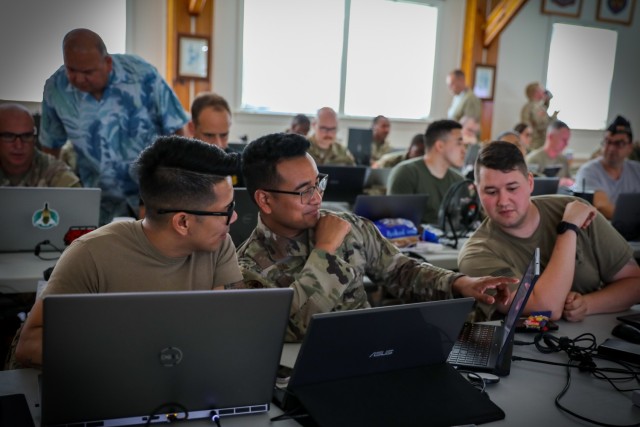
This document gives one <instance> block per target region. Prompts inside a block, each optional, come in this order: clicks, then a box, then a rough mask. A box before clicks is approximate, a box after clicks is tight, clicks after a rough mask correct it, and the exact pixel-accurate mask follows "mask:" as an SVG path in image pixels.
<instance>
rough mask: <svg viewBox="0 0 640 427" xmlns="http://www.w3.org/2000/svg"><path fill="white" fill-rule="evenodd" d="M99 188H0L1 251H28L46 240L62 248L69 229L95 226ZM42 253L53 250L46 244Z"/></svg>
mask: <svg viewBox="0 0 640 427" xmlns="http://www.w3.org/2000/svg"><path fill="white" fill-rule="evenodd" d="M100 192H101V190H100V189H99V188H57V187H56V188H53V187H0V200H2V209H0V236H2V238H1V239H0V252H22V251H31V252H33V250H34V249H35V247H36V246H38V244H39V243H42V242H43V241H45V240H48V241H49V242H50V243H51V244H53V245H54V246H56V247H57V248H59V249H64V247H65V240H64V237H65V235H66V234H67V232H68V231H69V229H71V228H72V227H81V228H84V227H97V226H98V225H99V222H98V221H99V218H100ZM42 250H43V251H45V250H53V249H52V248H51V247H49V246H48V245H45V246H42Z"/></svg>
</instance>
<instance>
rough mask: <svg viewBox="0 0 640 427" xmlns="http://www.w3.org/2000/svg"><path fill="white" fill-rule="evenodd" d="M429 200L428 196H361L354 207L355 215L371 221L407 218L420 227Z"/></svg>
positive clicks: (357, 198)
mask: <svg viewBox="0 0 640 427" xmlns="http://www.w3.org/2000/svg"><path fill="white" fill-rule="evenodd" d="M428 198H429V195H428V194H394V195H387V196H366V195H359V196H358V197H356V202H355V204H354V205H353V213H354V214H356V215H360V216H363V217H365V218H368V219H370V220H371V221H376V220H378V219H381V218H405V219H408V220H410V221H411V222H413V224H414V225H415V226H418V225H420V224H421V223H422V215H423V213H424V207H425V206H426V204H427V199H428Z"/></svg>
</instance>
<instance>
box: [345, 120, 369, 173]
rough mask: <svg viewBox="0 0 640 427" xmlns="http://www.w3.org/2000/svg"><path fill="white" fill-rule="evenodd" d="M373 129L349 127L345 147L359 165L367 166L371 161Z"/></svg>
mask: <svg viewBox="0 0 640 427" xmlns="http://www.w3.org/2000/svg"><path fill="white" fill-rule="evenodd" d="M372 142H373V131H372V130H371V129H359V128H349V133H348V139H347V148H348V149H349V151H350V152H351V154H353V157H355V159H356V163H357V164H359V165H365V166H369V164H370V163H371V143H372Z"/></svg>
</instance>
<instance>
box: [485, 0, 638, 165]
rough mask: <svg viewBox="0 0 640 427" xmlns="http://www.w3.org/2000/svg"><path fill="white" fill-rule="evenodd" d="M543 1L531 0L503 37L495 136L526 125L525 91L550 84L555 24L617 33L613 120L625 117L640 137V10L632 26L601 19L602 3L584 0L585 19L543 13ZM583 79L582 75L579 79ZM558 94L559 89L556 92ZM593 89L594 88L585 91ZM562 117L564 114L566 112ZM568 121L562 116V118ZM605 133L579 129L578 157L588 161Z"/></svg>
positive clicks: (574, 143)
mask: <svg viewBox="0 0 640 427" xmlns="http://www.w3.org/2000/svg"><path fill="white" fill-rule="evenodd" d="M540 2H541V0H530V1H529V2H528V3H527V4H526V5H525V6H524V7H523V8H522V9H521V10H520V12H519V14H518V15H517V16H516V17H515V19H514V20H513V21H512V22H511V24H510V25H509V26H508V27H507V29H506V30H505V31H504V33H502V35H501V36H500V52H499V55H498V65H497V70H498V71H497V74H496V91H495V99H496V103H495V106H494V116H493V129H492V135H497V134H498V133H500V132H501V131H503V130H506V129H510V128H512V127H513V125H514V124H516V123H517V122H519V121H520V118H519V116H520V109H521V108H522V106H523V105H524V103H525V102H526V97H525V95H524V88H525V86H526V85H527V84H529V83H531V82H534V81H540V82H542V83H543V84H544V81H545V76H546V70H547V62H546V58H547V55H548V51H549V41H550V37H551V29H552V25H553V24H554V23H556V22H562V23H567V24H578V25H585V26H594V27H600V28H607V29H612V30H616V31H617V32H618V47H617V49H616V64H615V67H614V74H613V84H612V87H611V100H610V104H609V115H608V116H609V121H610V120H611V119H613V118H614V117H615V116H616V115H618V114H621V115H623V116H625V117H626V118H627V119H628V120H629V121H630V122H631V125H632V127H635V128H636V133H637V132H638V131H640V79H638V78H637V70H639V69H640V55H638V40H640V7H636V8H635V11H634V12H635V13H634V14H635V16H634V17H633V21H632V22H633V23H634V24H633V25H632V26H624V25H616V24H607V23H603V22H599V21H596V19H595V17H596V6H597V3H598V2H595V1H593V0H584V1H583V2H582V11H581V16H580V18H569V17H566V18H565V17H560V16H556V15H543V14H542V13H540V4H541V3H540ZM576 78H580V76H576ZM550 90H551V91H552V92H553V88H550ZM585 90H589V88H585ZM561 113H562V112H561ZM559 118H560V119H562V117H561V114H560V116H559ZM602 135H603V132H602V131H587V130H573V131H572V137H571V141H570V142H569V147H570V148H572V149H573V150H574V156H575V157H576V158H577V159H578V160H581V159H584V158H586V157H588V156H589V155H590V154H591V152H592V151H593V150H595V149H596V148H597V146H598V144H599V143H600V141H601V140H602Z"/></svg>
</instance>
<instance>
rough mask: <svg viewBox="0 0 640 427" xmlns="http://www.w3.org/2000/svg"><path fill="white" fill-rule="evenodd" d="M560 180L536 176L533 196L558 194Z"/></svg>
mask: <svg viewBox="0 0 640 427" xmlns="http://www.w3.org/2000/svg"><path fill="white" fill-rule="evenodd" d="M559 184H560V178H548V177H542V176H536V177H535V178H533V191H532V192H531V195H532V196H542V195H545V194H557V193H558V186H559Z"/></svg>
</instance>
